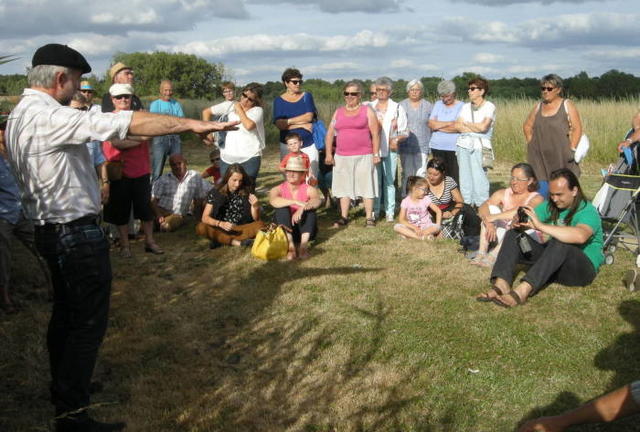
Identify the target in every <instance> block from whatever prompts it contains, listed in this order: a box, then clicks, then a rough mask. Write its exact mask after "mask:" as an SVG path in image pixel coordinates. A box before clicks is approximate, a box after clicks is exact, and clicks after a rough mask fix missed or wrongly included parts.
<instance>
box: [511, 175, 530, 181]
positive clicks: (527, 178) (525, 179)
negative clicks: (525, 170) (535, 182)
mask: <svg viewBox="0 0 640 432" xmlns="http://www.w3.org/2000/svg"><path fill="white" fill-rule="evenodd" d="M511 181H512V182H513V181H519V182H526V181H529V177H525V178H519V177H513V176H512V177H511Z"/></svg>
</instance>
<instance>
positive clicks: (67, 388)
mask: <svg viewBox="0 0 640 432" xmlns="http://www.w3.org/2000/svg"><path fill="white" fill-rule="evenodd" d="M36 246H37V248H38V251H39V252H40V254H41V255H42V256H43V257H44V259H45V260H46V261H47V264H48V266H49V270H50V272H51V279H52V284H53V290H54V300H53V301H54V303H53V312H52V314H51V320H50V322H49V330H48V333H47V348H48V350H49V363H50V368H51V401H52V403H53V404H54V406H55V408H56V414H57V415H59V414H62V413H65V412H69V411H75V410H78V409H80V408H83V407H86V406H88V405H89V384H90V381H91V375H92V374H93V368H94V366H95V362H96V358H97V356H98V348H99V347H100V344H101V343H102V338H103V336H104V333H105V331H106V328H107V318H108V313H109V296H110V294H111V262H110V260H109V243H108V241H107V238H106V237H105V235H104V233H103V231H102V229H101V228H100V227H99V226H98V225H97V224H86V225H84V224H83V225H78V226H72V227H68V226H52V225H45V226H44V227H36ZM86 415H87V414H86V412H83V413H80V414H78V415H77V416H78V417H84V416H86Z"/></svg>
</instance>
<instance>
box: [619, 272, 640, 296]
mask: <svg viewBox="0 0 640 432" xmlns="http://www.w3.org/2000/svg"><path fill="white" fill-rule="evenodd" d="M637 280H638V270H635V269H634V270H627V272H626V273H625V274H624V278H623V279H622V281H623V282H624V286H625V287H626V288H627V289H628V290H629V291H631V292H634V291H638V289H640V286H638V285H636V281H637Z"/></svg>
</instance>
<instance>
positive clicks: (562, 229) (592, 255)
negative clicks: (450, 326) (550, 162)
mask: <svg viewBox="0 0 640 432" xmlns="http://www.w3.org/2000/svg"><path fill="white" fill-rule="evenodd" d="M522 209H523V211H524V213H526V216H527V218H526V219H527V221H521V220H519V218H518V216H517V215H516V220H514V223H513V227H514V229H511V230H509V231H507V234H506V235H505V237H504V240H503V242H502V248H501V249H500V253H499V254H498V258H497V259H496V263H495V265H494V266H493V271H492V272H491V281H492V283H493V287H492V288H491V289H490V290H489V291H488V292H486V293H483V294H480V295H479V296H478V297H477V300H478V301H489V302H494V303H496V304H498V305H500V306H504V307H513V306H517V305H520V304H523V303H524V302H525V301H526V300H527V298H528V297H529V296H532V295H535V294H537V293H538V291H540V290H541V289H543V288H544V287H546V286H547V285H548V284H550V283H552V282H557V283H560V284H562V285H568V286H586V285H589V284H590V283H591V282H593V280H594V279H595V277H596V275H597V273H598V268H599V267H600V265H601V264H602V262H603V261H604V255H603V254H602V223H601V220H600V215H599V214H598V210H596V208H595V207H594V206H593V205H592V204H591V203H590V202H589V201H587V199H586V198H585V197H584V194H583V193H582V188H581V187H580V183H578V178H577V177H576V176H575V174H573V173H572V172H571V171H569V170H568V169H565V168H562V169H559V170H556V171H554V172H553V173H551V176H550V178H549V200H548V201H544V202H542V203H541V204H539V205H538V206H537V207H536V208H535V210H534V209H531V208H530V207H522ZM518 213H521V212H520V211H519V212H518ZM527 229H535V230H537V231H538V232H540V233H542V235H543V237H544V238H545V239H548V240H547V241H546V242H544V243H539V242H537V241H535V240H533V239H532V238H530V237H529V236H528V235H526V234H525V233H524V230H527ZM519 264H525V265H528V266H529V269H528V270H527V272H526V274H525V275H524V277H523V278H522V279H521V281H520V283H519V284H518V285H517V286H516V287H515V288H514V289H511V284H512V283H513V279H514V277H515V276H516V268H517V266H518V265H519Z"/></svg>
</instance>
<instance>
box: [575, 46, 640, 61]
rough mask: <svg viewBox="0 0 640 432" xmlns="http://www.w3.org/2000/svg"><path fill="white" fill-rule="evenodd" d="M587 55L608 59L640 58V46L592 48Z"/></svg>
mask: <svg viewBox="0 0 640 432" xmlns="http://www.w3.org/2000/svg"><path fill="white" fill-rule="evenodd" d="M587 57H589V58H593V57H596V58H600V59H607V60H615V59H638V58H640V48H627V49H615V48H614V49H608V50H591V51H589V52H587Z"/></svg>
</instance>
